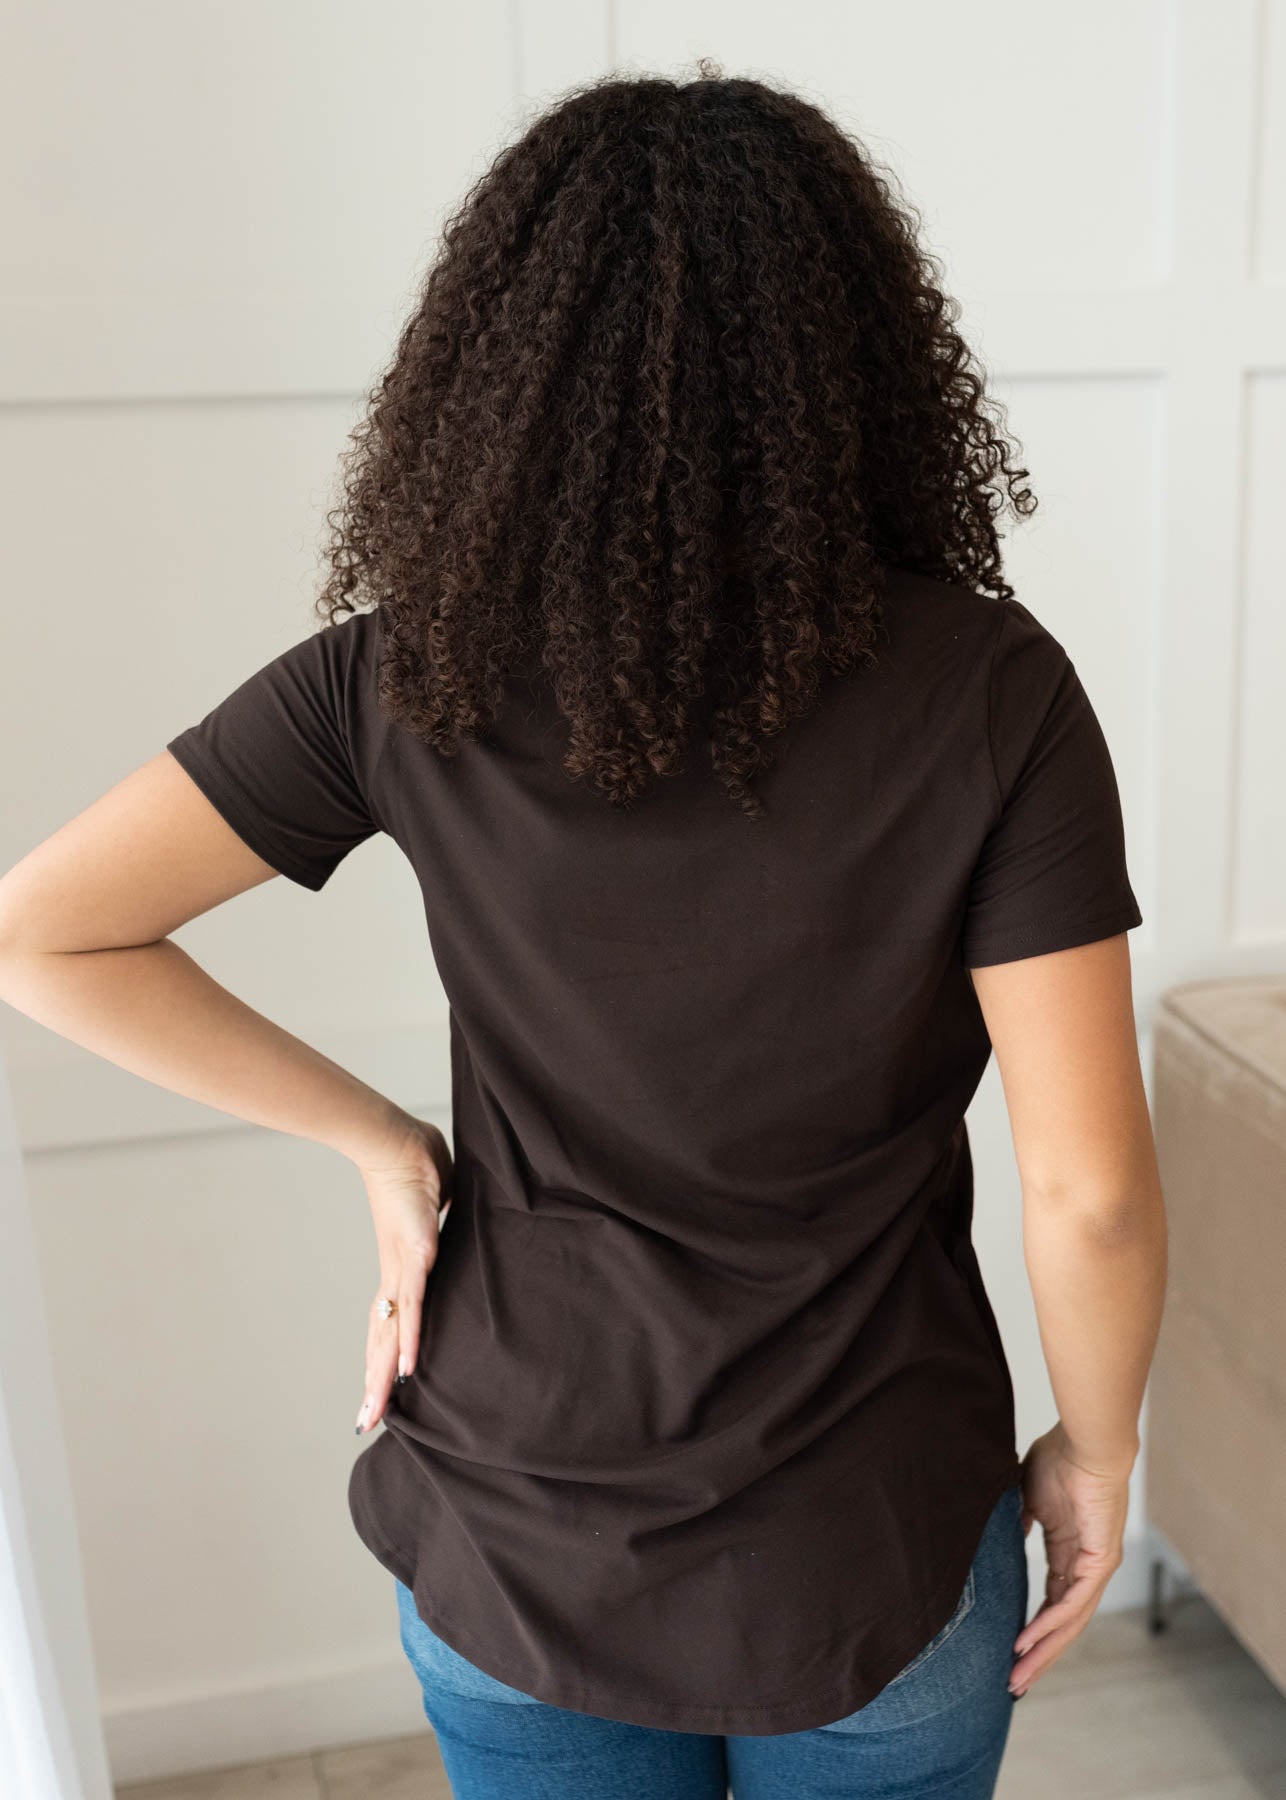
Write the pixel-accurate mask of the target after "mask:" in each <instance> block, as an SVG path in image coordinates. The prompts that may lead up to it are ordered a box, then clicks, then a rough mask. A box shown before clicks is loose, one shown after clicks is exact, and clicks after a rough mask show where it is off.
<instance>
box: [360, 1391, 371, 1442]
mask: <svg viewBox="0 0 1286 1800" xmlns="http://www.w3.org/2000/svg"><path fill="white" fill-rule="evenodd" d="M370 1410H371V1397H370V1395H369V1394H368V1395H367V1396H366V1398H365V1400H363V1401H362V1410H361V1411H360V1412H359V1413H358V1415H357V1436H358V1437H360V1436H361V1434H362V1432H363V1431H364V1430H365V1429H366V1415H367V1413H368V1412H369V1411H370Z"/></svg>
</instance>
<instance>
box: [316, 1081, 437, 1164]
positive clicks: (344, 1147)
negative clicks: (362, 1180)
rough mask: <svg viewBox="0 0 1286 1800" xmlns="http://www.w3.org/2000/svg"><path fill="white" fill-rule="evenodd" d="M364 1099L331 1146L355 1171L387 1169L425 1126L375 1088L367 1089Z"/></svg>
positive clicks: (398, 1158)
mask: <svg viewBox="0 0 1286 1800" xmlns="http://www.w3.org/2000/svg"><path fill="white" fill-rule="evenodd" d="M364 1099H365V1101H366V1104H365V1105H363V1106H362V1107H361V1108H360V1109H359V1112H358V1115H357V1117H356V1118H355V1119H353V1120H352V1121H350V1122H349V1123H348V1125H347V1126H346V1128H345V1130H344V1132H343V1135H342V1136H339V1135H337V1136H336V1137H334V1138H332V1139H331V1147H332V1149H335V1150H338V1151H339V1153H340V1155H341V1156H345V1157H347V1158H348V1160H349V1162H351V1163H352V1165H353V1167H354V1168H356V1169H360V1170H366V1169H381V1168H387V1167H389V1165H390V1164H393V1163H396V1162H398V1161H399V1160H401V1159H402V1158H403V1156H404V1155H405V1153H406V1149H407V1147H408V1146H410V1145H411V1144H412V1143H413V1142H414V1139H415V1135H416V1133H417V1131H419V1130H421V1129H422V1127H421V1126H420V1124H419V1121H418V1120H417V1119H415V1118H413V1117H412V1115H411V1114H410V1113H408V1112H407V1111H406V1110H405V1109H404V1108H403V1107H401V1106H398V1105H397V1104H396V1102H395V1101H392V1100H390V1099H388V1098H387V1097H386V1096H385V1095H383V1094H380V1093H377V1092H375V1090H374V1089H369V1088H368V1089H366V1090H365V1092H364Z"/></svg>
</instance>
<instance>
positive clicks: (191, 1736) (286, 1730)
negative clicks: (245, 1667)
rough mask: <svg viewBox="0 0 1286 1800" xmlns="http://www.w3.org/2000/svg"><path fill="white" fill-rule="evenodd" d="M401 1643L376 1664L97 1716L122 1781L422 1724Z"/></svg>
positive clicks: (302, 1752)
mask: <svg viewBox="0 0 1286 1800" xmlns="http://www.w3.org/2000/svg"><path fill="white" fill-rule="evenodd" d="M427 1730H428V1723H427V1721H426V1719H425V1717H424V1710H423V1707H422V1705H421V1702H420V1690H419V1687H418V1685H417V1683H416V1679H415V1675H414V1673H413V1671H412V1669H411V1667H410V1664H409V1663H408V1662H407V1660H406V1658H405V1657H404V1656H403V1655H402V1653H401V1651H400V1649H398V1648H397V1647H396V1646H394V1650H393V1652H392V1654H391V1655H389V1656H388V1657H387V1658H384V1659H382V1660H381V1661H379V1662H377V1663H366V1664H363V1665H361V1666H360V1667H356V1668H351V1669H337V1670H334V1671H330V1672H327V1673H322V1674H308V1675H301V1676H298V1677H296V1678H295V1679H294V1680H281V1681H270V1682H264V1683H262V1684H261V1685H259V1686H257V1687H246V1688H237V1689H225V1690H223V1691H222V1692H210V1693H204V1694H194V1695H189V1696H185V1697H183V1698H178V1699H166V1700H158V1701H155V1702H152V1703H150V1704H144V1705H139V1706H130V1707H120V1708H117V1709H115V1710H113V1711H111V1712H109V1713H107V1714H106V1715H105V1716H104V1718H103V1731H104V1735H105V1737H106V1740H107V1753H108V1760H109V1762H110V1763H111V1770H112V1780H113V1781H114V1782H115V1783H116V1784H117V1785H118V1786H121V1785H123V1784H125V1783H128V1782H135V1781H158V1780H162V1779H164V1778H165V1777H167V1776H179V1775H192V1774H200V1773H205V1772H206V1771H207V1770H210V1769H219V1768H230V1767H234V1766H235V1765H237V1764H239V1763H253V1762H271V1761H273V1760H275V1759H276V1758H277V1757H286V1756H307V1755H308V1754H309V1753H310V1752H311V1751H313V1750H324V1749H330V1748H331V1747H332V1746H334V1745H338V1744H353V1743H365V1742H367V1741H369V1740H373V1739H377V1738H385V1737H405V1736H407V1735H408V1734H409V1733H411V1732H413V1731H427Z"/></svg>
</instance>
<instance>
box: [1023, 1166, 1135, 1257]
mask: <svg viewBox="0 0 1286 1800" xmlns="http://www.w3.org/2000/svg"><path fill="white" fill-rule="evenodd" d="M1023 1215H1024V1218H1025V1219H1026V1220H1027V1221H1028V1222H1029V1224H1030V1223H1036V1224H1040V1223H1042V1222H1047V1221H1051V1220H1056V1221H1057V1222H1058V1224H1059V1226H1060V1227H1063V1228H1065V1229H1068V1230H1071V1231H1073V1232H1075V1234H1076V1236H1077V1237H1078V1239H1079V1240H1080V1241H1081V1242H1082V1243H1083V1244H1085V1245H1086V1246H1087V1247H1088V1248H1090V1249H1094V1250H1102V1251H1104V1252H1108V1253H1110V1252H1114V1251H1120V1250H1128V1249H1131V1248H1134V1247H1137V1246H1138V1245H1139V1244H1141V1243H1144V1242H1146V1241H1148V1240H1150V1239H1152V1238H1153V1237H1154V1236H1156V1235H1157V1234H1158V1233H1160V1234H1161V1235H1164V1231H1165V1207H1164V1203H1163V1201H1162V1197H1161V1188H1160V1183H1159V1182H1158V1181H1156V1180H1150V1181H1146V1180H1141V1181H1139V1182H1138V1183H1136V1184H1132V1185H1130V1186H1129V1187H1128V1188H1122V1187H1112V1188H1108V1189H1105V1190H1100V1191H1094V1190H1087V1189H1081V1190H1078V1191H1074V1190H1071V1189H1069V1190H1065V1191H1062V1192H1059V1193H1058V1194H1052V1193H1050V1192H1049V1191H1048V1190H1032V1189H1030V1188H1028V1187H1024V1189H1023Z"/></svg>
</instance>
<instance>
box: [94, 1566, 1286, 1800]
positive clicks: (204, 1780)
mask: <svg viewBox="0 0 1286 1800" xmlns="http://www.w3.org/2000/svg"><path fill="white" fill-rule="evenodd" d="M1170 1620H1171V1623H1170V1629H1169V1631H1168V1632H1164V1633H1162V1634H1161V1635H1160V1636H1158V1637H1152V1636H1150V1635H1149V1634H1148V1632H1147V1630H1146V1627H1145V1625H1144V1622H1143V1615H1142V1613H1141V1612H1116V1613H1107V1614H1100V1616H1099V1617H1098V1618H1096V1619H1095V1620H1094V1621H1093V1623H1092V1624H1091V1625H1090V1627H1089V1629H1088V1630H1087V1631H1086V1632H1085V1634H1084V1635H1083V1636H1082V1637H1081V1638H1080V1639H1079V1640H1078V1641H1077V1642H1076V1643H1075V1644H1073V1645H1072V1647H1071V1649H1070V1650H1068V1651H1067V1653H1066V1654H1065V1655H1064V1656H1063V1657H1062V1658H1061V1659H1060V1661H1059V1662H1058V1664H1057V1666H1056V1668H1054V1669H1053V1670H1051V1671H1050V1673H1049V1674H1048V1675H1046V1676H1045V1677H1044V1678H1043V1679H1042V1680H1041V1681H1040V1682H1039V1683H1037V1685H1036V1686H1035V1687H1034V1688H1033V1689H1032V1691H1031V1693H1030V1694H1029V1695H1028V1696H1027V1698H1026V1699H1025V1700H1023V1701H1021V1702H1020V1703H1019V1705H1018V1706H1017V1707H1016V1708H1015V1711H1014V1722H1013V1729H1012V1731H1011V1734H1010V1738H1009V1746H1008V1749H1007V1750H1006V1753H1005V1764H1004V1768H1003V1769H1002V1771H1001V1778H1000V1786H999V1788H998V1789H997V1800H1286V1696H1284V1695H1282V1694H1281V1693H1280V1692H1279V1691H1278V1690H1277V1688H1276V1687H1274V1686H1273V1684H1272V1682H1270V1681H1269V1680H1268V1678H1267V1676H1266V1675H1264V1674H1263V1673H1262V1672H1261V1670H1260V1669H1259V1668H1258V1666H1257V1665H1256V1664H1255V1663H1254V1662H1253V1661H1252V1659H1251V1658H1250V1657H1249V1656H1248V1655H1247V1654H1246V1652H1245V1651H1244V1650H1243V1649H1242V1648H1241V1646H1240V1644H1239V1643H1238V1642H1237V1640H1236V1639H1235V1638H1234V1637H1233V1636H1232V1634H1231V1633H1230V1632H1229V1631H1228V1630H1227V1629H1226V1628H1225V1626H1224V1625H1223V1624H1222V1623H1221V1622H1220V1620H1219V1619H1218V1617H1217V1616H1216V1615H1215V1613H1214V1612H1213V1611H1212V1610H1211V1609H1210V1607H1209V1606H1207V1605H1206V1603H1205V1601H1203V1600H1202V1599H1200V1598H1199V1597H1195V1596H1193V1597H1187V1598H1183V1599H1180V1600H1178V1601H1176V1602H1175V1603H1174V1605H1173V1606H1172V1607H1171V1611H1170ZM450 1797H451V1790H450V1788H449V1787H448V1785H447V1780H446V1776H445V1775H444V1774H443V1772H442V1765H441V1763H440V1762H439V1760H438V1756H437V1752H436V1750H435V1748H434V1743H433V1738H432V1735H431V1733H429V1732H428V1731H427V1730H425V1731H424V1732H423V1733H420V1734H417V1735H416V1736H414V1737H409V1738H394V1739H385V1740H384V1741H382V1742H379V1743H372V1744H345V1745H337V1746H335V1747H333V1748H331V1749H326V1750H317V1751H315V1752H314V1753H313V1754H312V1755H311V1756H294V1757H288V1758H286V1759H285V1760H283V1761H281V1762H275V1763H258V1764H255V1765H254V1766H247V1767H243V1768H231V1769H221V1770H217V1771H214V1772H212V1773H210V1774H206V1775H191V1776H187V1777H185V1778H183V1779H180V1780H175V1781H160V1782H148V1783H146V1784H144V1785H142V1786H138V1787H123V1788H118V1789H117V1800H450Z"/></svg>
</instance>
